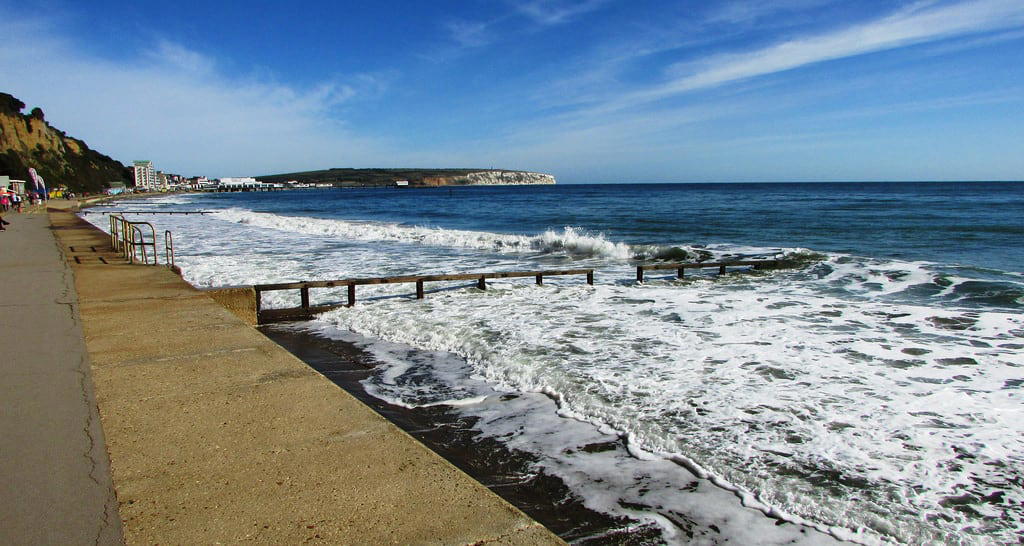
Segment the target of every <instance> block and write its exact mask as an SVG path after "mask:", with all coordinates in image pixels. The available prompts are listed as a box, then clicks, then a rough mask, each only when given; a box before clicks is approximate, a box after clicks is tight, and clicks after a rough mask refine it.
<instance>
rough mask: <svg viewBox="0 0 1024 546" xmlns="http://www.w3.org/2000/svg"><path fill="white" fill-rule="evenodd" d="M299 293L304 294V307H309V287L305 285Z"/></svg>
mask: <svg viewBox="0 0 1024 546" xmlns="http://www.w3.org/2000/svg"><path fill="white" fill-rule="evenodd" d="M299 293H300V294H302V296H301V297H302V308H303V309H309V287H308V286H303V287H302V288H300V289H299Z"/></svg>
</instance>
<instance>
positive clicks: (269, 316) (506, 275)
mask: <svg viewBox="0 0 1024 546" xmlns="http://www.w3.org/2000/svg"><path fill="white" fill-rule="evenodd" d="M565 275H586V276H587V284H591V285H592V284H594V270H593V269H563V270H548V271H504V272H496V273H459V274H455V275H410V276H402V277H373V278H361V279H338V280H331V281H299V282H286V283H272V284H258V285H255V286H253V289H255V291H256V316H257V318H258V321H259V323H260V324H267V323H270V322H278V321H282V320H306V319H309V318H312V316H313V315H316V314H317V313H323V312H325V311H330V310H332V309H338V308H339V307H352V306H353V305H355V303H356V286H360V285H370V284H400V283H415V284H416V299H423V298H424V295H425V291H424V283H425V282H437V281H471V280H475V281H477V283H476V286H477V288H479V289H480V290H487V282H486V281H487V279H510V278H517V277H533V278H534V282H536V283H537V284H538V285H542V284H544V277H556V276H565ZM343 286H344V287H347V288H348V302H347V303H344V304H340V303H339V304H329V305H313V304H311V303H310V296H309V290H310V289H311V288H340V287H343ZM277 290H298V291H299V297H300V300H301V304H300V305H301V306H300V307H292V308H287V309H263V292H272V291H277Z"/></svg>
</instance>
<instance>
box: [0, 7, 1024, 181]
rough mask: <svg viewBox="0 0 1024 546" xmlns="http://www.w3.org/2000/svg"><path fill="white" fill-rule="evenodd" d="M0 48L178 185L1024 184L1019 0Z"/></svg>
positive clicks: (167, 10)
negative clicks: (507, 179) (428, 175)
mask: <svg viewBox="0 0 1024 546" xmlns="http://www.w3.org/2000/svg"><path fill="white" fill-rule="evenodd" d="M190 4H191V5H190ZM0 33H2V35H3V36H4V37H5V39H4V41H3V42H2V45H0V91H4V92H8V93H11V94H13V95H15V96H16V97H18V98H20V99H22V100H23V101H24V102H26V103H27V104H28V105H29V107H30V108H31V107H33V106H40V107H42V108H43V110H44V111H45V112H46V116H47V119H48V120H49V121H50V122H51V123H52V124H54V125H55V126H57V127H59V128H61V129H63V130H65V131H67V132H68V134H71V135H73V136H76V137H79V138H82V139H84V140H85V141H86V142H88V143H89V144H90V146H92V147H93V148H95V149H98V150H100V151H102V152H104V153H106V154H108V155H110V156H112V157H114V158H116V159H119V160H121V161H123V162H126V163H128V162H130V161H132V160H133V159H143V158H145V159H152V160H153V161H154V162H155V164H156V166H157V168H159V169H162V170H165V171H169V172H175V173H180V174H185V175H199V174H205V175H209V176H214V177H216V176H244V175H259V174H271V173H279V172H290V171H299V170H311V169H322V168H330V167H473V168H477V167H479V168H490V167H495V168H508V169H523V170H533V171H541V172H549V173H552V174H554V175H556V176H557V177H558V179H559V181H560V182H570V183H571V182H714V181H816V180H825V181H827V180H979V179H987V180H1021V179H1024V0H973V1H942V0H923V1H908V2H899V1H885V2H881V1H879V2H875V1H860V0H859V1H857V2H850V1H848V0H842V1H830V0H778V1H774V2H766V1H749V0H732V1H720V2H715V1H700V2H697V1H672V2H669V1H644V0H639V1H637V0H632V1H625V0H519V1H513V0H437V1H433V2H419V1H417V2H368V1H367V2H344V1H330V2H319V1H307V2H304V3H301V4H296V3H291V2H260V1H248V2H240V1H236V2H195V3H194V4H193V3H191V2H177V3H175V2H149V1H131V2H129V1H125V2H119V1H104V0H91V1H89V2H81V1H64V0H48V1H36V0H20V1H17V2H14V1H10V0H0Z"/></svg>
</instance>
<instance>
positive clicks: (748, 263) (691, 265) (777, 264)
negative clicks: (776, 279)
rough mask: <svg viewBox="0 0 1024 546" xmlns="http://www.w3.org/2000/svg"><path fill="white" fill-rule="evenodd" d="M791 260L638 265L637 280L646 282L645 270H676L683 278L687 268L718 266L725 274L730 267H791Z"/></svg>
mask: <svg viewBox="0 0 1024 546" xmlns="http://www.w3.org/2000/svg"><path fill="white" fill-rule="evenodd" d="M789 264H790V262H788V261H786V260H739V261H731V262H686V263H675V264H644V265H638V266H636V282H644V271H655V270H664V269H667V270H672V269H674V270H676V278H679V279H681V278H683V275H684V273H685V272H686V270H687V269H707V268H713V267H717V268H718V274H719V275H724V274H725V271H726V268H729V267H752V268H754V269H755V270H761V269H778V268H780V267H789Z"/></svg>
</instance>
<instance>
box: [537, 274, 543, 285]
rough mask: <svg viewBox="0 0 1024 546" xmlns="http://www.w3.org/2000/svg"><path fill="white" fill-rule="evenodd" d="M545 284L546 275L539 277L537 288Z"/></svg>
mask: <svg viewBox="0 0 1024 546" xmlns="http://www.w3.org/2000/svg"><path fill="white" fill-rule="evenodd" d="M542 284H544V275H537V286H540V285H542Z"/></svg>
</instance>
